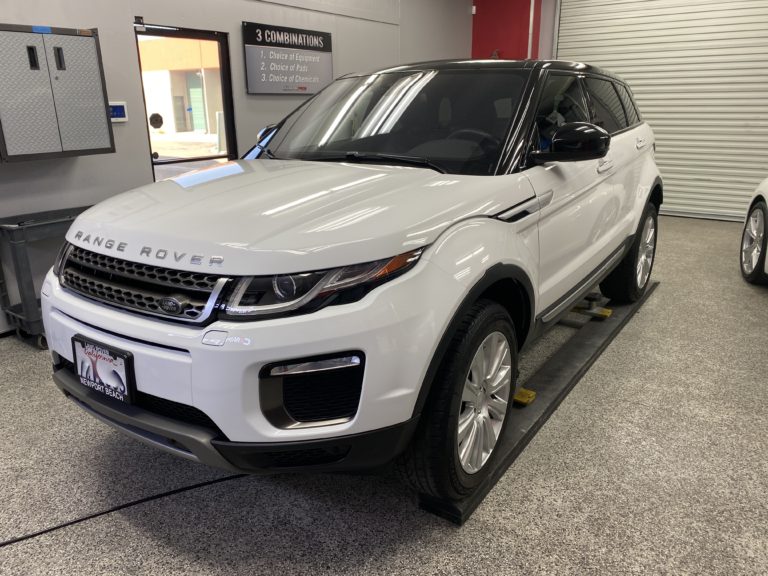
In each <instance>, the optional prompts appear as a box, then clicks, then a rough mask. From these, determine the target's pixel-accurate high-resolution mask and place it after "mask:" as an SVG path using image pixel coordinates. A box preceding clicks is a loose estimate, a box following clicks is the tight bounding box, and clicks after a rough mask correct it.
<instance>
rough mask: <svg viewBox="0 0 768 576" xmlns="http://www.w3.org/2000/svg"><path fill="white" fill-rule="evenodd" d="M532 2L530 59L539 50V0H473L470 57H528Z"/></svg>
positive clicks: (511, 58)
mask: <svg viewBox="0 0 768 576" xmlns="http://www.w3.org/2000/svg"><path fill="white" fill-rule="evenodd" d="M531 2H534V9H535V13H534V27H533V46H532V54H531V57H532V58H536V57H537V56H538V52H539V25H540V21H541V0H475V3H474V4H475V15H474V16H473V17H472V58H490V57H491V54H493V51H494V50H498V55H499V58H502V59H507V60H517V59H524V58H526V57H527V56H528V29H529V25H530V16H531Z"/></svg>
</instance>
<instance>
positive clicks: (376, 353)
mask: <svg viewBox="0 0 768 576" xmlns="http://www.w3.org/2000/svg"><path fill="white" fill-rule="evenodd" d="M451 280H452V278H451V276H448V275H447V274H446V273H445V272H443V271H442V270H441V269H440V268H438V267H437V266H432V265H427V263H424V262H422V263H420V264H419V265H418V266H417V267H416V268H414V270H412V271H410V272H409V273H408V274H406V275H404V276H402V277H400V278H397V279H395V280H393V281H392V282H389V283H387V284H385V285H383V286H380V287H379V288H377V289H376V290H374V291H373V292H371V293H370V294H368V295H367V296H366V297H365V298H363V299H362V300H360V301H358V302H355V303H352V304H345V305H341V306H329V307H327V308H325V309H322V310H320V311H318V312H315V313H312V314H306V315H300V316H294V317H289V318H282V319H273V320H261V321H255V322H228V321H216V322H214V323H212V324H210V325H208V326H205V327H201V326H189V325H180V324H174V323H171V322H167V321H162V320H158V319H151V318H148V317H146V316H140V315H138V314H132V313H129V312H125V311H121V310H117V309H115V308H112V307H109V306H106V305H102V304H99V303H96V302H93V301H91V300H88V299H86V298H83V297H81V296H78V295H76V294H72V293H71V292H68V291H67V290H65V289H63V288H62V287H61V286H60V284H59V282H58V280H57V278H56V277H55V276H54V275H53V274H52V273H50V274H49V275H48V277H47V278H46V280H45V282H44V285H43V290H42V299H41V301H42V308H43V317H44V320H45V325H46V335H47V340H48V344H49V347H50V349H51V351H52V352H53V353H54V358H56V355H58V356H59V357H61V358H62V359H64V360H66V361H68V362H73V361H74V359H73V352H72V337H73V336H75V335H80V336H82V337H84V338H87V339H90V340H93V341H96V342H99V343H101V344H104V345H105V346H108V347H111V348H114V349H118V350H122V351H126V352H130V353H131V355H132V357H133V370H134V374H135V380H136V391H137V393H139V395H147V396H151V397H152V398H153V399H160V400H163V401H168V402H172V403H175V404H177V405H181V406H183V407H192V408H194V409H195V410H198V411H200V412H202V413H203V415H204V416H205V418H204V420H210V422H211V423H212V424H213V425H212V426H210V427H209V428H211V429H214V432H213V433H211V431H210V430H208V431H206V430H203V432H202V433H201V430H200V427H198V426H197V425H196V421H190V420H186V421H181V420H178V419H174V418H172V417H171V418H170V419H169V418H168V416H169V414H168V413H165V412H159V413H158V411H156V410H154V409H152V408H151V407H149V406H146V405H142V406H132V407H131V406H128V405H121V406H117V407H116V406H115V405H114V403H113V402H111V401H109V399H107V398H105V399H102V398H98V397H96V396H93V395H94V394H98V393H96V392H92V391H90V390H88V389H86V388H85V387H83V386H81V385H80V383H79V382H78V381H77V380H76V379H75V377H74V374H72V372H71V371H70V372H69V375H70V376H71V377H72V378H68V377H67V375H66V373H65V372H61V371H57V375H56V376H55V379H56V380H57V383H58V384H59V387H61V388H62V389H63V390H64V391H65V392H66V393H67V394H68V395H69V396H70V397H72V398H73V399H76V400H78V402H80V403H81V405H84V406H83V407H84V408H86V409H89V410H90V411H91V412H93V413H96V414H97V415H99V417H102V418H103V419H105V420H106V421H107V422H108V423H109V424H111V425H113V426H115V427H118V428H120V429H121V430H123V431H125V432H126V433H129V434H131V433H132V428H137V429H140V430H138V431H137V430H133V432H134V434H133V435H136V436H137V437H139V436H141V439H142V440H144V441H150V442H151V441H152V438H153V437H152V434H155V435H157V436H160V437H162V438H164V439H165V440H162V441H160V442H159V443H157V445H158V446H161V447H163V448H164V449H165V450H169V451H172V452H175V453H177V454H178V455H180V456H184V457H190V456H189V455H190V454H192V455H194V458H195V459H197V460H201V461H203V462H207V463H209V464H212V465H214V466H219V467H230V465H233V464H232V462H239V460H238V458H237V457H235V456H233V455H232V452H231V450H229V448H228V444H224V443H231V444H232V445H235V446H238V447H240V448H242V447H243V446H246V445H248V446H250V449H249V450H250V452H249V453H251V454H252V455H253V454H256V453H262V452H264V453H266V452H279V451H281V450H283V449H284V448H291V449H292V448H293V447H295V446H304V445H308V444H311V443H314V442H319V443H320V448H321V449H325V448H324V446H326V445H325V444H323V442H324V441H328V442H329V444H328V446H332V445H334V444H337V443H338V441H340V440H343V442H344V445H347V444H349V441H348V439H350V438H357V437H367V434H368V433H371V434H374V433H375V434H378V433H379V432H380V431H385V430H390V429H393V428H402V427H406V428H407V427H408V425H409V424H408V423H409V422H410V421H411V419H412V418H413V416H414V407H415V405H416V399H417V397H418V394H419V391H420V388H421V384H422V382H423V380H424V377H425V374H426V371H427V367H428V365H429V362H430V360H431V358H432V355H433V354H434V351H435V348H436V346H437V342H438V341H439V340H440V337H441V335H442V333H443V331H444V330H445V326H446V324H447V322H448V319H449V318H450V317H451V316H452V312H453V310H454V307H455V306H456V305H457V303H458V302H459V301H460V300H461V294H462V291H463V288H462V286H461V285H460V284H459V283H457V282H455V281H451ZM211 332H217V333H219V334H222V333H223V334H224V336H222V337H220V338H219V339H218V340H217V341H215V342H213V343H212V340H211V339H210V334H211ZM347 351H360V352H361V353H362V354H363V355H364V358H365V370H364V374H363V376H362V384H361V393H360V398H359V404H358V407H357V411H356V413H355V414H354V416H353V417H351V418H349V419H348V420H346V421H344V422H339V423H329V424H327V425H323V426H303V427H292V428H289V427H280V425H279V424H275V423H274V422H273V421H270V419H269V418H267V417H266V416H265V407H264V406H262V400H263V399H262V397H261V396H260V390H261V389H262V384H263V380H262V378H263V371H264V369H265V367H267V366H269V365H271V364H272V363H276V362H288V361H290V360H293V359H299V358H307V357H317V356H323V355H333V354H338V353H341V352H347ZM100 407H106V408H104V409H102V408H100ZM142 408H144V409H145V410H144V411H143V412H142ZM107 409H109V410H107ZM115 411H117V413H119V416H120V417H118V416H116V415H115V414H116V413H115ZM155 417H161V418H164V420H162V421H156V420H155ZM132 418H135V420H132ZM182 420H183V419H182ZM178 430H181V431H183V432H185V436H184V438H183V441H184V442H182V441H181V440H182V439H181V438H179V439H176V436H178ZM386 434H394V432H387V433H386ZM217 435H218V436H220V438H218V439H217ZM168 440H173V441H176V442H179V443H181V444H184V446H185V448H184V449H183V450H176V448H175V445H174V443H173V442H169V441H168ZM222 442H224V443H222ZM387 443H389V444H392V443H394V444H395V445H397V438H395V439H393V438H392V437H389V440H388V441H387ZM276 445H278V446H276ZM213 446H215V448H213V449H212V448H211V447H213ZM224 454H226V455H227V458H229V460H228V459H227V458H225V457H224V456H223V455H224ZM353 457H355V458H356V456H355V453H353V452H350V454H349V455H347V456H346V457H344V459H343V460H345V461H351V460H354V459H355V458H353ZM222 459H223V460H222ZM373 460H380V459H379V458H373ZM373 460H372V461H373ZM235 467H236V468H237V469H244V468H245V466H243V465H242V463H240V464H237V465H235ZM261 467H262V466H261V465H259V466H257V467H256V468H259V469H260V468H261Z"/></svg>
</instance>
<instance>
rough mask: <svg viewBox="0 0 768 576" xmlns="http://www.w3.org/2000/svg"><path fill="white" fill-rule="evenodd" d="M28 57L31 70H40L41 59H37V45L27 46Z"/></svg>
mask: <svg viewBox="0 0 768 576" xmlns="http://www.w3.org/2000/svg"><path fill="white" fill-rule="evenodd" d="M27 58H29V69H30V70H40V60H38V59H37V46H27Z"/></svg>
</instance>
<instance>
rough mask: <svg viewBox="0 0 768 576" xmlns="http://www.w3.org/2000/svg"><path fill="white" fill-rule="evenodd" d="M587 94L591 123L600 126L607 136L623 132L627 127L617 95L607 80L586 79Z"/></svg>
mask: <svg viewBox="0 0 768 576" xmlns="http://www.w3.org/2000/svg"><path fill="white" fill-rule="evenodd" d="M586 85H587V92H588V93H589V102H590V112H591V116H592V123H593V124H595V125H597V126H600V127H601V128H603V129H604V130H606V131H607V132H608V133H609V134H613V133H615V132H618V131H619V130H623V129H624V128H626V127H627V126H628V124H627V117H626V116H625V115H624V108H623V107H622V105H621V100H619V94H618V93H617V92H616V90H615V89H614V87H613V84H612V83H611V82H609V81H608V80H601V79H599V78H587V79H586Z"/></svg>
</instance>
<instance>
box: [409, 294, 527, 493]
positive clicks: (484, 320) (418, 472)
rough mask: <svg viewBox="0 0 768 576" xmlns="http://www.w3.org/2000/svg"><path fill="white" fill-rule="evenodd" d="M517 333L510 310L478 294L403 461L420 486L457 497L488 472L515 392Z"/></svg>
mask: <svg viewBox="0 0 768 576" xmlns="http://www.w3.org/2000/svg"><path fill="white" fill-rule="evenodd" d="M516 380H517V339H516V338H515V329H514V325H513V323H512V320H511V318H510V317H509V314H508V313H507V311H506V310H505V309H504V308H503V307H502V306H501V305H499V304H498V303H496V302H494V301H492V300H480V301H478V302H476V303H475V304H474V305H473V306H472V308H471V309H470V310H469V311H468V312H467V314H466V315H465V316H464V317H463V319H462V321H461V324H460V326H459V327H458V329H457V330H456V333H455V334H454V335H453V338H452V340H451V343H450V345H449V347H448V350H447V351H446V353H445V356H444V359H443V361H442V364H441V366H440V368H439V370H438V372H437V376H436V377H435V380H434V383H433V385H432V389H431V391H430V395H429V399H428V401H427V404H426V406H425V408H424V411H423V412H422V416H421V421H420V422H419V427H418V429H417V431H416V434H415V436H414V438H413V441H412V442H411V445H410V446H409V447H408V449H407V450H406V452H405V453H404V454H403V455H402V456H400V458H399V459H398V462H397V469H398V472H399V473H400V476H401V478H402V479H403V480H405V481H406V483H408V484H409V485H411V487H413V488H414V489H415V490H416V491H418V492H420V493H422V494H429V495H431V496H434V497H436V498H444V499H450V500H459V499H462V498H466V497H467V496H469V495H471V494H472V492H473V491H474V490H475V489H477V487H478V486H479V485H480V484H481V483H482V481H483V480H485V478H486V477H487V476H488V474H489V473H490V471H491V470H493V469H494V467H495V464H496V462H497V460H498V458H499V454H500V450H497V448H498V447H499V446H500V443H501V442H502V440H503V438H504V432H505V429H506V426H507V423H508V422H509V420H510V415H509V413H510V407H511V405H512V399H513V397H514V394H515V386H516Z"/></svg>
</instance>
